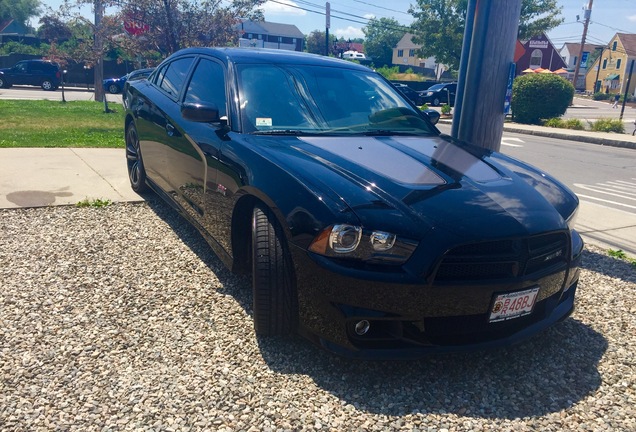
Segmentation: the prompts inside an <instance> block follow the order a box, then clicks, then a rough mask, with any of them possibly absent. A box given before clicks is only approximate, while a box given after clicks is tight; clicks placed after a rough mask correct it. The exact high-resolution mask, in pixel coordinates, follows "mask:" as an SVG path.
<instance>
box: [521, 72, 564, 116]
mask: <svg viewBox="0 0 636 432" xmlns="http://www.w3.org/2000/svg"><path fill="white" fill-rule="evenodd" d="M573 97H574V86H573V85H572V83H571V82H569V81H568V80H566V79H565V78H562V77H560V76H558V75H553V74H528V75H521V76H518V77H517V78H515V81H514V84H513V85H512V113H513V116H514V119H515V121H517V122H519V123H526V124H540V123H541V119H548V118H552V117H559V116H561V115H563V114H564V113H565V111H566V110H567V109H568V106H570V104H571V103H572V98H573Z"/></svg>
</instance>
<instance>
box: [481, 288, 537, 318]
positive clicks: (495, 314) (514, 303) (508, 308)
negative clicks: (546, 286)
mask: <svg viewBox="0 0 636 432" xmlns="http://www.w3.org/2000/svg"><path fill="white" fill-rule="evenodd" d="M537 294H539V287H534V288H531V289H528V290H524V291H517V292H513V293H508V294H499V295H498V296H497V297H495V301H494V302H493V304H492V309H491V310H490V319H489V322H497V321H506V320H509V319H513V318H519V317H522V316H524V315H528V314H530V313H532V309H533V308H534V304H535V302H536V300H537Z"/></svg>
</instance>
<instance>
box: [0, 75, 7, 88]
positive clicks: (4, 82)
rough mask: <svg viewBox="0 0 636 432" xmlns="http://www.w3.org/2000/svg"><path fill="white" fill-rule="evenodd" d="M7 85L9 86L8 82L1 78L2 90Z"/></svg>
mask: <svg viewBox="0 0 636 432" xmlns="http://www.w3.org/2000/svg"><path fill="white" fill-rule="evenodd" d="M5 85H7V83H6V81H5V80H4V78H2V77H1V76H0V88H4V86H5Z"/></svg>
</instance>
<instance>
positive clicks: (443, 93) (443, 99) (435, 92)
mask: <svg viewBox="0 0 636 432" xmlns="http://www.w3.org/2000/svg"><path fill="white" fill-rule="evenodd" d="M419 94H420V96H422V98H423V100H424V103H426V104H431V105H433V106H439V105H440V104H443V103H445V104H447V103H449V100H450V104H451V105H455V95H456V94H457V84H456V83H446V84H434V85H432V86H431V87H429V88H428V89H427V90H423V91H421V92H419ZM449 97H450V99H449Z"/></svg>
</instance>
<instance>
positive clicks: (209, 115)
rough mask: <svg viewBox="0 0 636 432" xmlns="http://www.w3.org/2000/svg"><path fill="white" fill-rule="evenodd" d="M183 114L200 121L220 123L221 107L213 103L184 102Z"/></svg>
mask: <svg viewBox="0 0 636 432" xmlns="http://www.w3.org/2000/svg"><path fill="white" fill-rule="evenodd" d="M181 116H182V117H183V118H184V119H186V120H190V121H194V122H199V123H219V122H220V121H221V119H220V118H219V108H218V107H217V106H216V104H213V103H203V104H199V103H184V104H183V105H182V106H181Z"/></svg>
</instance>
